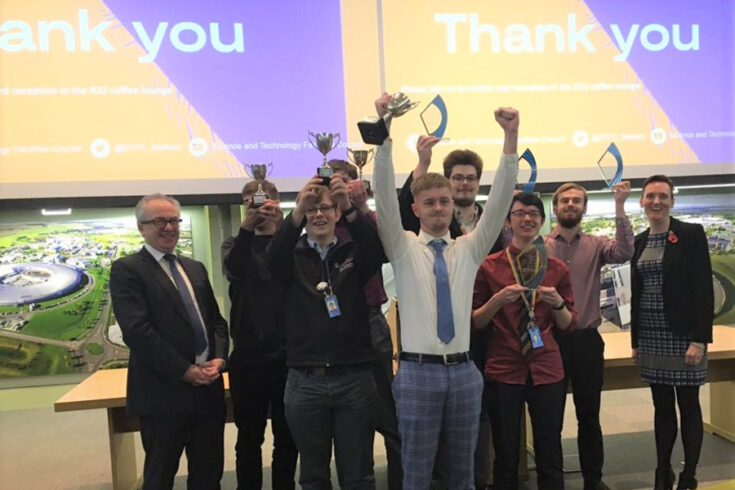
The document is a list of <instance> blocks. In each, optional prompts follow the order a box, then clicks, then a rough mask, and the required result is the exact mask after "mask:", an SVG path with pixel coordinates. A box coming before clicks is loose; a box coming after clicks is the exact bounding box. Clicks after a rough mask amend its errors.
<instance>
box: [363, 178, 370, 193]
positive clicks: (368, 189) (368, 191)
mask: <svg viewBox="0 0 735 490" xmlns="http://www.w3.org/2000/svg"><path fill="white" fill-rule="evenodd" d="M362 185H364V186H365V192H367V193H368V194H369V193H370V191H371V189H370V181H369V180H365V179H362Z"/></svg>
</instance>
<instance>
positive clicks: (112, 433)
mask: <svg viewBox="0 0 735 490" xmlns="http://www.w3.org/2000/svg"><path fill="white" fill-rule="evenodd" d="M602 338H603V339H604V341H605V384H604V386H603V389H604V390H620V389H627V388H642V387H645V386H647V385H645V384H644V383H642V382H641V379H640V373H639V370H638V368H637V367H636V366H635V365H634V364H633V361H632V359H631V358H630V333H629V332H617V333H606V334H602ZM126 379H127V369H110V370H103V371H97V372H95V373H94V374H92V375H91V376H89V377H88V378H87V379H85V380H84V381H82V382H81V383H79V384H78V385H77V386H76V387H74V388H73V389H72V390H71V391H69V393H67V394H66V395H64V396H63V397H61V398H59V399H58V400H57V401H56V403H54V410H55V411H57V412H66V411H71V410H90V409H98V408H103V409H106V410H107V426H108V437H109V439H110V462H111V466H112V486H113V488H114V489H115V490H123V489H125V490H128V489H131V488H137V485H138V471H137V468H136V462H135V444H134V439H133V434H134V432H137V431H138V430H140V427H139V423H138V420H137V418H135V417H131V416H129V415H128V414H127V413H126V411H125V385H126ZM707 380H708V381H709V382H710V383H711V387H710V405H711V407H710V420H709V422H708V423H706V424H705V428H706V429H707V430H708V431H709V432H713V433H716V434H718V435H720V436H722V437H724V438H726V439H729V440H730V441H732V442H735V417H734V416H733V407H734V406H735V328H731V327H724V326H715V327H714V343H712V344H710V346H709V372H708V376H707ZM225 390H226V396H227V398H228V421H232V416H231V403H230V401H229V382H228V379H227V375H226V374H225Z"/></svg>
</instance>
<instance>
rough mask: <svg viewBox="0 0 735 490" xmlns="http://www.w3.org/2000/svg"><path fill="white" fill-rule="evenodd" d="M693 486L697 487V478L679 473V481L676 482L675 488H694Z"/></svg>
mask: <svg viewBox="0 0 735 490" xmlns="http://www.w3.org/2000/svg"><path fill="white" fill-rule="evenodd" d="M695 488H697V479H696V478H694V476H687V475H685V474H684V473H679V483H677V484H676V490H694V489H695Z"/></svg>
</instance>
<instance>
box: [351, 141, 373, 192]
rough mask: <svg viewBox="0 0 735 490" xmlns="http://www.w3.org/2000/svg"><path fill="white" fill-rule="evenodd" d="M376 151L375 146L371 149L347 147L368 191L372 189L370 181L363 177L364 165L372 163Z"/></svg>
mask: <svg viewBox="0 0 735 490" xmlns="http://www.w3.org/2000/svg"><path fill="white" fill-rule="evenodd" d="M374 152H375V150H374V149H373V148H370V149H369V150H352V149H350V148H347V157H348V158H349V159H350V161H351V162H352V163H354V164H355V166H356V167H357V171H358V174H359V175H360V180H362V183H363V184H364V185H365V190H366V191H368V192H369V191H370V181H369V180H365V179H363V178H362V167H364V166H365V165H367V164H368V163H370V161H371V160H372V159H373V153H374Z"/></svg>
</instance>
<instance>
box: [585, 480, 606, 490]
mask: <svg viewBox="0 0 735 490" xmlns="http://www.w3.org/2000/svg"><path fill="white" fill-rule="evenodd" d="M584 490H610V487H608V486H607V484H606V483H605V482H604V481H602V480H598V481H585V482H584Z"/></svg>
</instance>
